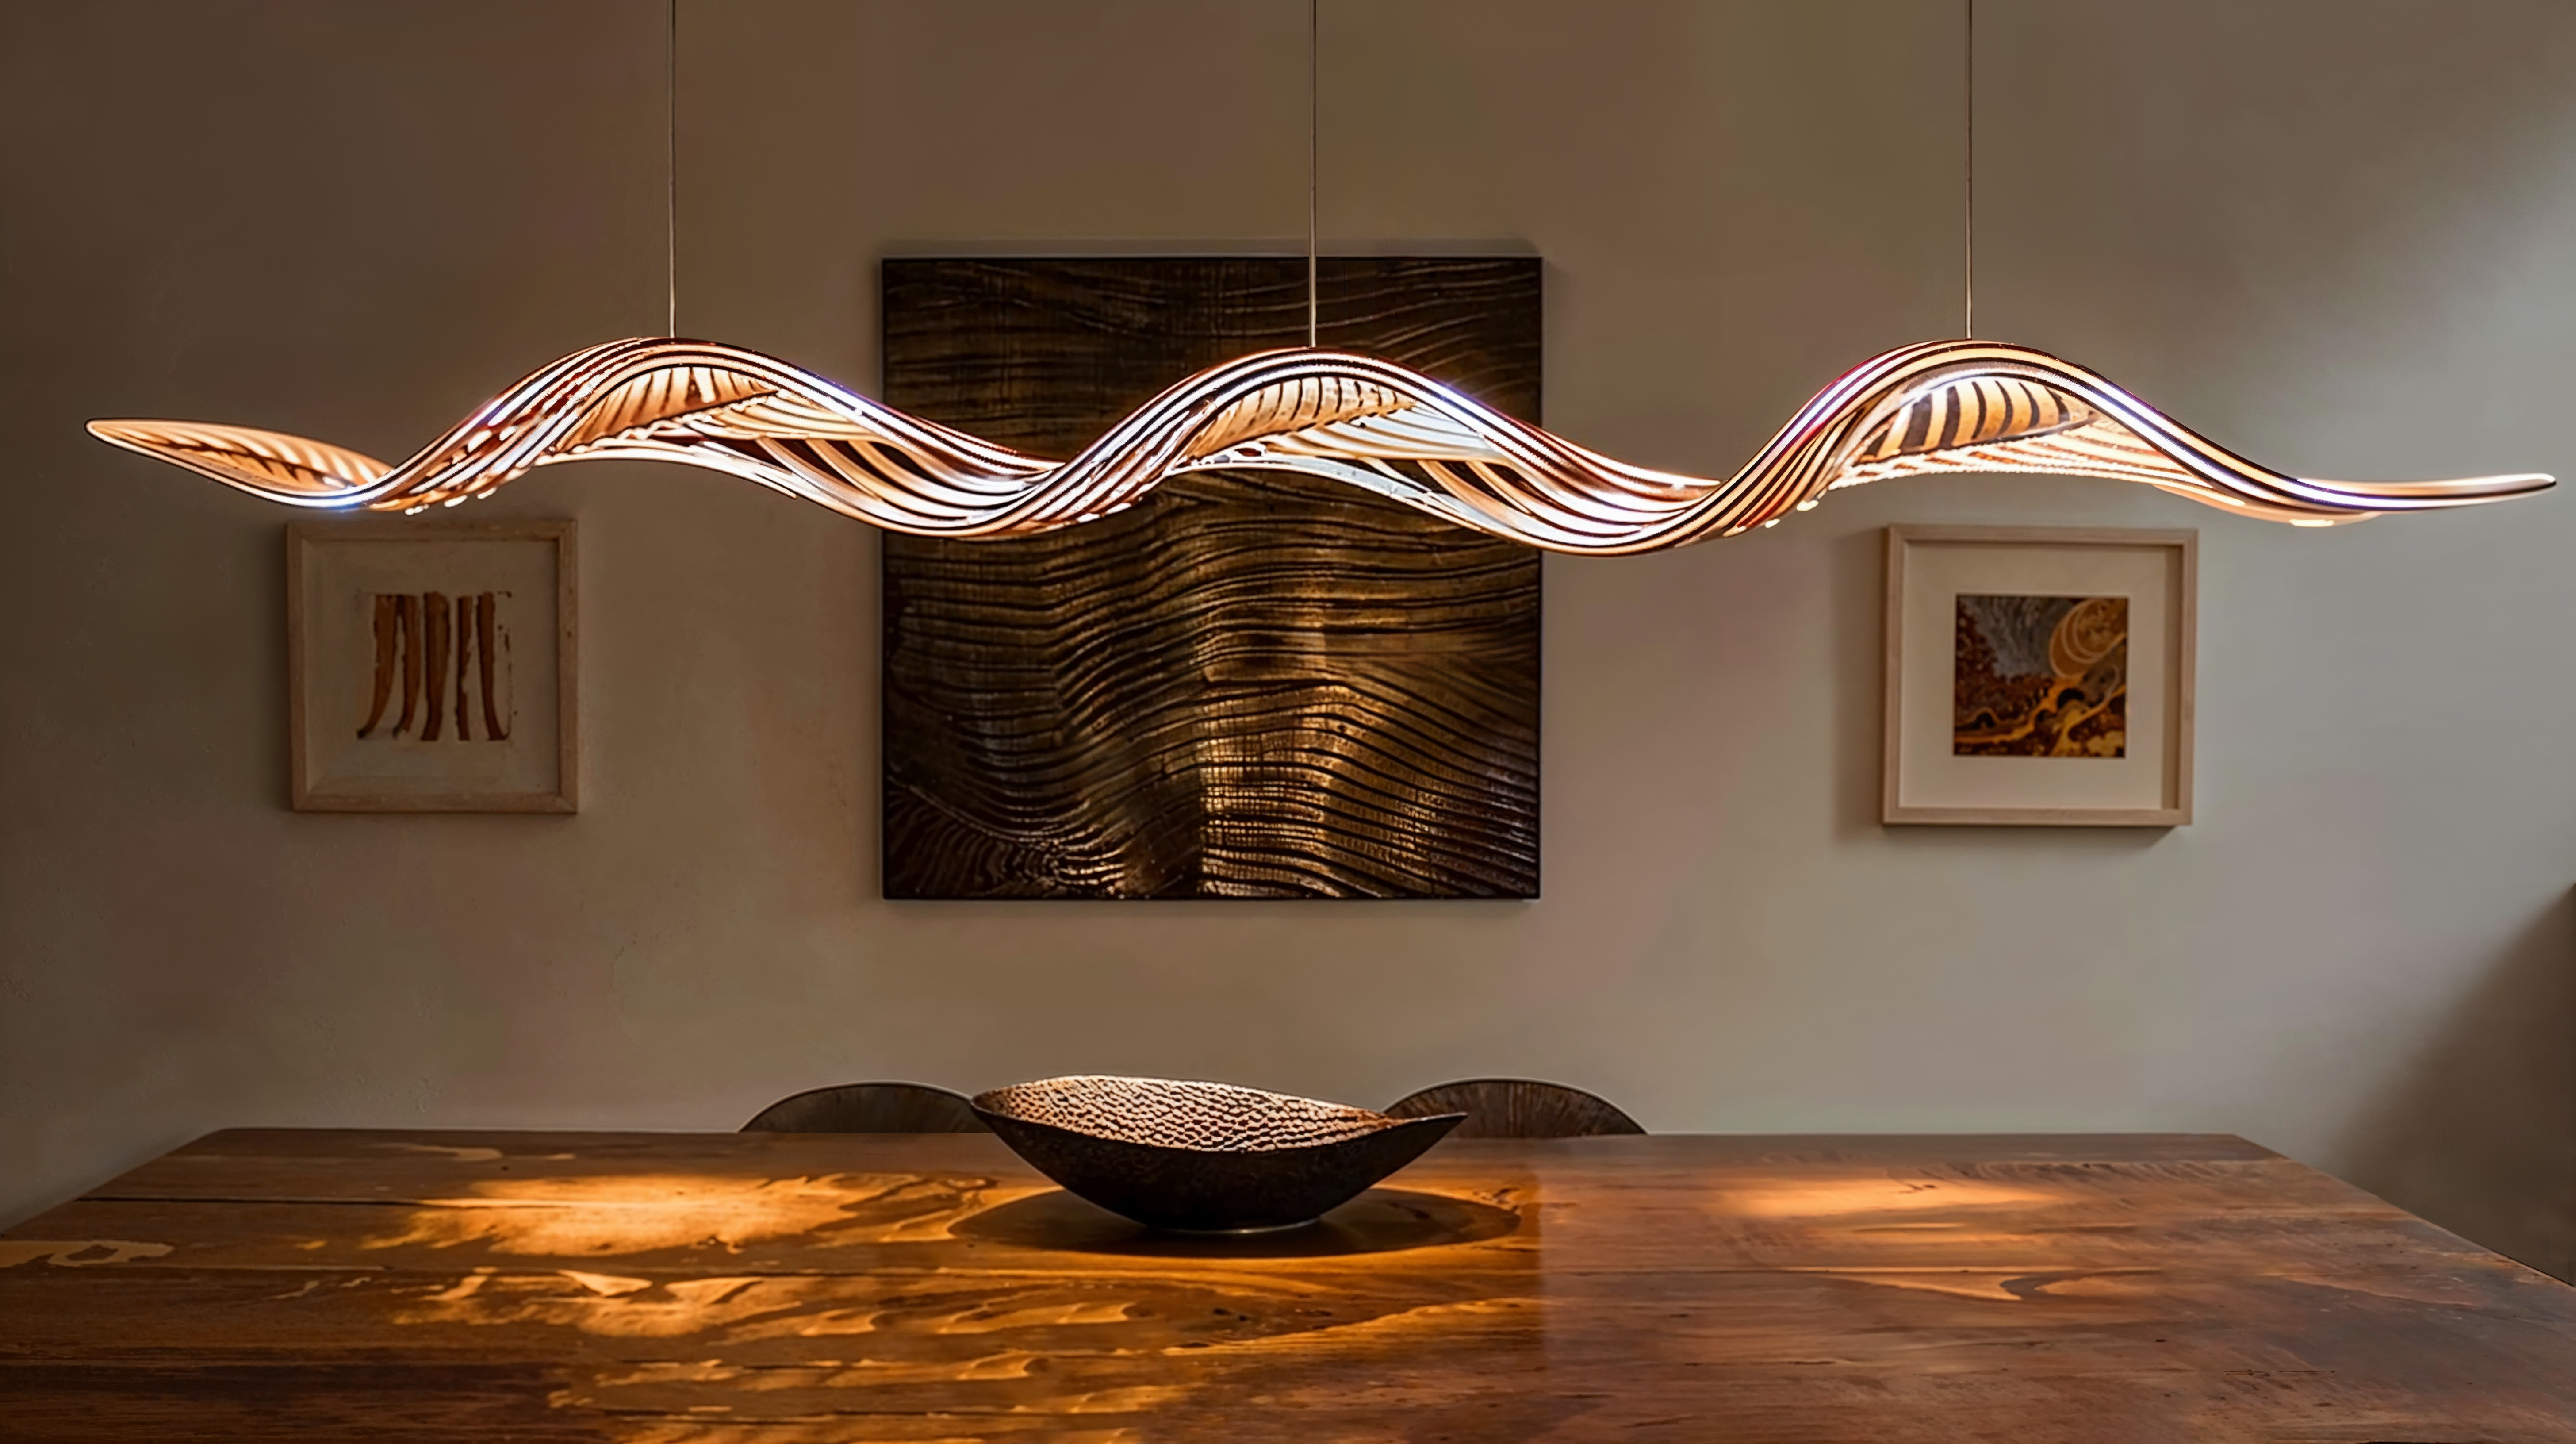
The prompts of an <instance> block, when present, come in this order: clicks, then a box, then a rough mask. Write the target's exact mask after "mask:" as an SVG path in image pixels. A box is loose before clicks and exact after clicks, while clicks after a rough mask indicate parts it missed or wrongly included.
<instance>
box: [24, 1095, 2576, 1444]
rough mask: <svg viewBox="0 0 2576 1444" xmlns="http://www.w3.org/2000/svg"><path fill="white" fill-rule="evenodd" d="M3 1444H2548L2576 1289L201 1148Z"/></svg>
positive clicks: (1669, 1188) (332, 1142)
mask: <svg viewBox="0 0 2576 1444" xmlns="http://www.w3.org/2000/svg"><path fill="white" fill-rule="evenodd" d="M0 1438H6V1439H9V1440H12V1441H52V1440H139V1439H190V1440H204V1439H260V1440H290V1439H291V1440H326V1439H365V1440H370V1441H394V1440H404V1439H442V1440H443V1439H474V1440H553V1439H564V1440H576V1439H578V1440H668V1441H706V1444H773V1441H774V1444H787V1441H808V1440H813V1441H822V1440H832V1441H867V1440H887V1441H895V1440H906V1441H928V1440H941V1441H963V1440H984V1439H990V1440H1011V1441H1018V1440H1040V1439H1043V1440H1061V1441H1077V1444H1111V1441H1126V1440H1136V1441H1152V1440H1163V1439H1224V1440H1236V1441H1262V1440H1296V1441H1301V1444H1304V1441H1323V1440H1430V1439H1449V1440H1462V1441H1464V1440H1524V1439H1600V1440H1614V1439H1615V1440H1620V1441H1627V1444H1645V1441H1666V1440H1670V1441H1680V1440H1690V1441H1719V1440H1725V1441H1812V1444H1857V1441H1877V1444H1910V1441H1935V1440H1938V1441H1945V1444H1947V1441H1958V1440H1976V1439H1994V1440H2113V1441H2125V1440H2139V1441H2146V1440H2177V1441H2179V1440H2189V1441H2194V1444H2208V1441H2232V1440H2264V1441H2281V1440H2300V1441H2312V1444H2323V1441H2348V1444H2360V1441H2371V1440H2403V1441H2467V1440H2500V1441H2524V1440H2565V1441H2576V1288H2570V1287H2569V1286H2567V1285H2565V1284H2562V1283H2559V1282H2557V1281H2556V1280H2553V1279H2550V1278H2548V1277H2546V1276H2544V1275H2541V1274H2538V1273H2535V1272H2533V1271H2531V1270H2529V1269H2526V1268H2523V1267H2521V1266H2520V1265H2518V1264H2515V1263H2512V1262H2511V1261H2509V1260H2507V1259H2504V1258H2502V1257H2500V1256H2498V1255H2496V1254H2493V1253H2489V1252H2487V1251H2485V1250H2483V1249H2480V1248H2478V1247H2476V1246H2474V1245H2472V1244H2469V1243H2467V1242H2465V1241H2463V1240H2461V1239H2459V1238H2457V1237H2455V1236H2453V1235H2451V1234H2448V1233H2445V1232H2443V1231H2442V1230H2441V1229H2438V1228H2435V1227H2433V1226H2432V1225H2431V1224H2428V1223H2425V1222H2423V1221H2422V1220H2420V1219H2417V1218H2414V1217H2412V1216H2411V1215H2409V1214H2407V1213H2405V1212H2403V1211H2401V1210H2399V1209H2396V1208H2393V1207H2391V1206H2389V1205H2388V1204H2385V1203H2382V1202H2380V1201H2379V1200H2377V1199H2375V1198H2372V1197H2371V1196H2369V1195H2367V1194H2365V1193H2362V1192H2360V1191H2359V1190H2357V1189H2354V1188H2352V1187H2350V1186H2349V1185H2346V1184H2343V1183H2339V1182H2337V1181H2335V1180H2334V1179H2332V1178H2329V1177H2327V1176H2326V1175H2324V1174H2321V1173H2318V1172H2316V1171H2315V1170H2313V1169H2310V1168H2306V1167H2303V1166H2301V1165H2299V1164H2296V1163H2293V1162H2291V1161H2289V1160H2287V1159H2285V1158H2282V1157H2280V1156H2279V1155H2277V1154H2274V1153H2271V1152H2268V1151H2266V1150H2264V1149H2261V1148H2257V1147H2255V1146H2253V1145H2251V1144H2248V1143H2245V1142H2243V1141H2242V1140H2239V1139H2235V1138H2227V1137H2198V1136H2135V1135H2124V1136H2106V1137H1993V1138H1976V1137H1956V1136H1946V1137H1945V1136H1925V1137H1887V1138H1856V1137H1730V1138H1713V1137H1686V1136H1659V1137H1628V1138H1594V1139H1578V1140H1563V1141H1554V1142H1494V1141H1476V1140H1452V1141H1450V1142H1448V1143H1445V1144H1443V1145H1441V1146H1440V1147H1438V1148H1436V1149H1434V1150H1433V1151H1432V1152H1431V1153H1430V1154H1429V1155H1428V1156H1427V1157H1425V1158H1424V1159H1423V1160H1422V1161H1421V1162H1419V1163H1417V1164H1415V1165H1414V1166H1412V1167H1411V1168H1408V1169H1406V1170H1405V1171H1403V1172H1402V1173H1399V1174H1397V1175H1396V1176H1395V1177H1393V1178H1392V1179H1389V1180H1388V1181H1387V1183H1386V1184H1385V1185H1384V1186H1383V1187H1381V1188H1379V1189H1377V1190H1373V1191H1372V1192H1370V1193H1369V1194H1367V1195H1364V1196H1363V1197H1362V1198H1361V1199H1360V1200H1359V1201H1357V1202H1355V1203H1353V1204H1351V1205H1349V1206H1347V1207H1345V1208H1343V1209H1341V1210H1339V1211H1337V1212H1336V1213H1335V1214H1333V1215H1332V1216H1331V1217H1330V1218H1328V1219H1327V1220H1326V1222H1325V1223H1324V1224H1322V1225H1319V1226H1317V1227H1314V1228H1311V1229H1308V1230H1304V1231H1302V1232H1298V1233H1293V1234H1286V1235H1275V1236H1270V1237H1265V1238H1257V1239H1245V1240H1236V1241H1208V1240H1193V1239H1183V1238H1174V1237H1164V1236H1157V1235H1151V1234H1146V1233H1143V1232H1142V1231H1140V1230H1138V1229H1137V1228H1136V1227H1135V1226H1133V1225H1131V1224H1127V1223H1125V1222H1123V1221H1122V1220H1119V1219H1116V1218H1114V1217H1112V1216H1110V1215H1107V1214H1103V1213H1101V1212H1099V1211H1097V1210H1095V1209H1093V1208H1091V1207H1090V1206H1089V1205H1087V1204H1083V1203H1081V1202H1080V1201H1078V1200H1075V1199H1073V1198H1071V1197H1069V1196H1068V1195H1066V1194H1064V1193H1062V1192H1060V1191H1058V1190H1056V1189H1054V1188H1053V1187H1052V1186H1050V1185H1048V1184H1047V1183H1046V1182H1045V1181H1044V1180H1043V1179H1041V1178H1040V1177H1038V1176H1037V1175H1036V1174H1035V1173H1033V1172H1031V1171H1030V1170H1029V1169H1028V1167H1027V1166H1026V1165H1024V1164H1022V1163H1021V1162H1020V1161H1019V1160H1018V1159H1016V1158H1014V1157H1013V1156H1012V1155H1011V1154H1010V1153H1009V1152H1008V1151H1006V1150H1005V1149H1004V1148H1003V1147H1002V1146H1001V1144H1000V1142H999V1141H998V1140H996V1139H994V1138H992V1137H990V1136H989V1135H980V1134H967V1135H928V1136H898V1135H884V1134H866V1135H841V1136H831V1135H816V1134H801V1135H799V1134H716V1135H702V1134H628V1133H618V1134H605V1133H470V1134H469V1133H389V1132H325V1131H313V1130H239V1131H232V1132H225V1133H217V1134H213V1135H211V1136H209V1137H207V1138H205V1139H202V1140H200V1141H198V1142H197V1143H194V1144H191V1145H189V1146H188V1147H186V1148H182V1149H180V1150H179V1151H177V1152H175V1153H172V1154H170V1155H168V1156H167V1157H164V1158H161V1159H159V1160H156V1161H154V1162H152V1163H150V1164H147V1165H145V1166H144V1167H142V1168H140V1169H137V1170H136V1171H134V1172H132V1173H130V1174H127V1175H126V1176H125V1177H123V1178H120V1179H118V1180H116V1181H115V1182H113V1183H111V1184H108V1185H106V1186H104V1187H102V1188H100V1189H99V1190H97V1191H96V1192H94V1193H92V1194H90V1195H88V1196H86V1197H84V1198H81V1199H78V1200H76V1201H74V1202H72V1203H69V1204H66V1205H64V1206H63V1207H61V1208H58V1209H55V1210H53V1211H52V1212H50V1213H47V1214H44V1215H42V1216H41V1217H38V1218H36V1219H33V1220H30V1221H29V1222H27V1223H25V1224H22V1225H20V1226H19V1227H17V1228H15V1229H12V1230H10V1231H9V1232H8V1233H6V1234H5V1235H0Z"/></svg>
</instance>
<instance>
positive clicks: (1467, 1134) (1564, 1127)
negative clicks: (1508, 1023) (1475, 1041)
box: [1386, 1078, 1646, 1138]
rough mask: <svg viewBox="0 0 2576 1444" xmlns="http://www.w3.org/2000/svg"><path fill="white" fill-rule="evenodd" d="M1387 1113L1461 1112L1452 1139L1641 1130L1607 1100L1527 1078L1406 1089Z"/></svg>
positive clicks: (1581, 1135)
mask: <svg viewBox="0 0 2576 1444" xmlns="http://www.w3.org/2000/svg"><path fill="white" fill-rule="evenodd" d="M1386 1112H1387V1115H1388V1116H1389V1117H1392V1118H1420V1117H1422V1116H1424V1115H1425V1114H1430V1113H1464V1114H1466V1115H1467V1121H1466V1122H1464V1123H1461V1124H1459V1125H1458V1128H1457V1131H1456V1132H1454V1133H1451V1134H1450V1135H1449V1136H1450V1137H1452V1138H1589V1137H1593V1136H1595V1135H1598V1134H1605V1133H1643V1132H1645V1131H1646V1130H1645V1129H1644V1128H1641V1127H1639V1126H1638V1124H1637V1120H1636V1119H1634V1118H1631V1117H1629V1116H1628V1115H1627V1114H1625V1113H1622V1112H1620V1111H1619V1109H1618V1108H1617V1107H1615V1106H1613V1105H1612V1104H1611V1103H1610V1102H1609V1100H1607V1099H1604V1098H1600V1097H1596V1096H1595V1095H1593V1094H1590V1093H1586V1092H1584V1091H1583V1090H1582V1089H1580V1088H1568V1087H1566V1086H1565V1085H1564V1084H1562V1083H1540V1082H1535V1081H1533V1080H1531V1079H1527V1078H1467V1079H1461V1080H1460V1081H1458V1082H1455V1083H1442V1084H1439V1085H1438V1086H1436V1087H1431V1088H1425V1089H1423V1090H1421V1091H1420V1092H1418V1093H1408V1094H1406V1095H1404V1096H1403V1097H1401V1098H1398V1099H1397V1100H1395V1101H1394V1102H1393V1103H1390V1104H1388V1105H1387V1107H1386Z"/></svg>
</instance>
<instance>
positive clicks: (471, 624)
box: [286, 520, 581, 814]
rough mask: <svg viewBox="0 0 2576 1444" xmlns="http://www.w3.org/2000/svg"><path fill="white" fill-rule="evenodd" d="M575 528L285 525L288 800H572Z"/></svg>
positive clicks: (375, 808) (544, 524) (500, 808)
mask: <svg viewBox="0 0 2576 1444" xmlns="http://www.w3.org/2000/svg"><path fill="white" fill-rule="evenodd" d="M577 555H578V549H577V546H576V533H575V530H574V527H573V523H572V522H570V521H568V520H564V521H510V522H492V523H485V524H479V525H478V524H440V523H433V522H403V523H400V524H386V525H379V526H367V525H363V524H352V523H339V524H322V525H308V524H293V525H290V526H288V527H287V529H286V668H287V747H288V779H289V782H288V785H289V792H290V804H291V805H292V806H293V808H294V809H295V810H296V811H298V812H514V813H554V814H563V813H571V812H575V811H578V810H579V805H580V776H581V766H580V757H581V749H580V737H581V727H580V686H579V677H580V668H579V650H578V637H579V628H578V626H577V622H578V611H577V598H578V588H577V585H576V576H577V566H576V559H577Z"/></svg>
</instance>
